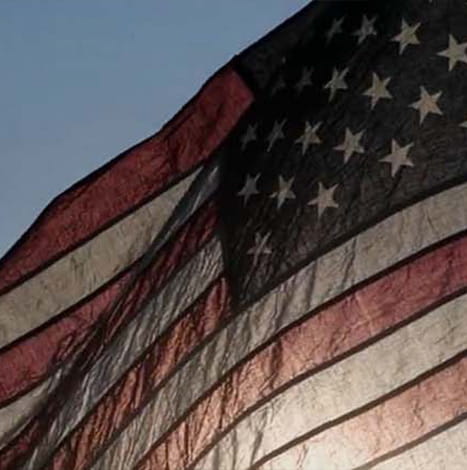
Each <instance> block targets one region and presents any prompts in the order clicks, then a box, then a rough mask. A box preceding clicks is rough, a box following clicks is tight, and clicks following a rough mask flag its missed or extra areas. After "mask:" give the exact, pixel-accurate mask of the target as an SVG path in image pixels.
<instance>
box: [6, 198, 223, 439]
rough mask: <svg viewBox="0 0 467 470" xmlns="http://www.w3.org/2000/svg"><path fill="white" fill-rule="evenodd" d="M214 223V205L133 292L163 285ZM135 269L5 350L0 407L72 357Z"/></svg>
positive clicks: (193, 221) (194, 220)
mask: <svg viewBox="0 0 467 470" xmlns="http://www.w3.org/2000/svg"><path fill="white" fill-rule="evenodd" d="M216 224H217V213H216V208H215V205H214V203H213V202H210V203H208V204H207V205H206V206H205V207H203V208H202V209H201V210H200V211H199V212H196V213H195V214H194V215H193V216H192V218H191V219H190V220H189V221H188V223H186V225H185V226H183V227H182V228H181V230H180V232H179V233H176V235H175V239H174V240H173V241H172V242H171V243H169V244H168V246H167V247H166V248H165V249H164V251H162V252H161V253H160V256H158V257H156V258H155V260H154V262H153V265H152V266H153V267H152V269H151V270H150V271H148V272H147V273H146V274H145V276H143V278H141V279H140V280H139V281H138V283H136V285H134V286H133V290H136V289H139V288H140V287H139V286H140V284H141V283H142V282H143V280H144V279H145V280H146V287H145V291H147V290H148V289H150V288H151V289H154V288H155V287H157V286H160V285H161V284H162V282H164V280H165V279H167V278H168V277H169V276H170V275H171V274H172V273H173V272H174V271H175V269H176V268H177V266H179V265H180V264H181V263H183V262H184V261H185V262H186V261H187V260H188V259H189V258H190V256H192V255H193V254H194V253H196V252H197V251H198V250H199V249H200V247H201V246H202V245H203V244H204V243H205V242H206V241H207V240H208V239H209V238H210V237H211V236H212V235H213V233H214V227H215V226H216ZM137 267H138V264H137V263H136V264H135V265H133V266H132V269H131V270H129V271H127V272H125V274H124V275H123V276H117V277H116V278H115V279H113V282H112V283H109V284H108V285H107V286H106V288H105V289H103V290H101V291H96V292H94V294H93V295H92V296H91V298H88V299H86V300H85V301H84V302H83V303H80V304H77V305H75V306H74V307H73V308H72V309H70V311H66V312H64V314H63V315H62V316H61V317H60V318H59V319H57V320H58V321H56V322H53V323H51V324H48V325H47V326H46V327H45V328H43V329H42V330H40V331H38V332H36V334H35V335H32V336H29V337H28V338H26V339H25V340H24V341H22V342H20V343H19V344H15V345H14V347H10V348H6V349H4V350H3V351H1V352H0V377H2V381H1V383H0V404H3V405H5V404H6V403H8V402H9V401H11V400H13V399H16V398H17V397H18V396H20V395H21V394H22V393H25V392H26V391H28V390H30V389H31V388H32V387H34V386H35V385H37V384H38V383H39V382H40V381H41V380H44V378H45V377H46V376H47V375H49V374H50V373H53V371H55V370H56V369H57V368H58V367H59V366H60V365H61V364H63V363H64V362H65V361H66V360H68V359H69V358H70V357H72V356H73V355H74V354H75V353H76V352H77V350H79V347H80V345H81V344H82V343H83V342H84V341H85V340H86V337H87V335H88V334H89V332H90V331H91V329H92V328H93V327H94V325H95V324H96V322H97V321H98V320H99V318H101V317H102V316H103V315H104V314H105V312H106V311H107V309H108V308H109V307H110V306H111V305H112V304H113V302H114V301H115V300H116V298H117V297H118V295H119V294H120V293H121V292H122V290H123V288H124V287H125V286H126V284H127V281H128V279H129V278H131V276H132V275H133V274H134V272H135V270H136V269H137ZM138 292H139V293H140V295H141V294H143V295H142V297H143V299H144V292H141V290H139V291H138ZM0 416H1V410H0ZM0 422H1V420H0ZM0 429H1V425H0ZM0 436H1V432H0ZM0 441H1V439H0Z"/></svg>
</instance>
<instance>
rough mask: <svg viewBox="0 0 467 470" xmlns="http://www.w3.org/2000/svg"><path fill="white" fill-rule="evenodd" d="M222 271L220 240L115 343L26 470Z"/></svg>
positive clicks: (63, 411)
mask: <svg viewBox="0 0 467 470" xmlns="http://www.w3.org/2000/svg"><path fill="white" fill-rule="evenodd" d="M221 271H222V252H221V246H220V243H219V242H218V240H217V239H213V240H212V241H211V242H210V243H208V245H207V246H206V247H205V248H203V249H202V250H201V251H200V252H198V253H197V254H196V255H195V256H193V258H192V259H191V260H190V261H189V263H187V265H186V266H184V267H183V268H182V269H181V270H180V271H178V272H177V274H176V276H175V277H174V279H173V280H172V281H171V282H170V283H169V284H167V285H166V286H165V287H164V288H163V289H162V291H161V292H159V293H158V295H157V296H156V297H155V298H154V299H153V300H152V302H151V303H150V304H149V305H148V306H147V307H146V308H145V309H144V310H143V311H142V312H140V313H139V314H138V315H136V316H135V318H134V320H133V321H132V322H131V323H130V325H129V326H128V327H127V328H125V329H124V330H123V331H122V332H121V333H120V334H119V335H118V336H117V338H116V339H115V340H114V341H113V343H112V345H111V346H109V347H108V348H107V349H106V350H105V352H104V354H103V355H102V356H101V357H100V358H99V360H98V361H96V362H95V364H94V365H93V367H92V368H91V370H90V371H89V373H87V374H86V375H85V376H84V377H83V378H82V380H81V381H80V383H79V384H78V386H77V388H76V389H75V390H73V393H72V395H71V396H70V397H67V401H66V404H65V406H64V407H63V408H62V409H61V410H60V413H59V414H58V416H57V418H56V419H55V421H54V422H53V424H52V426H51V427H50V429H49V432H48V433H47V435H46V436H44V437H43V439H42V441H41V443H40V444H39V445H38V446H37V447H36V448H35V449H34V454H33V456H32V457H31V459H30V460H29V461H28V463H27V464H26V465H25V466H24V467H23V468H25V469H29V470H33V469H36V468H39V467H40V465H41V464H42V463H43V462H44V460H45V459H46V458H47V457H48V456H49V455H50V453H51V452H52V451H53V449H54V448H56V446H57V445H58V443H59V442H60V441H61V439H62V438H63V437H65V436H66V435H67V434H68V433H69V432H70V431H71V430H72V429H73V428H74V427H75V426H76V424H77V423H78V422H79V421H80V420H81V419H82V418H83V417H84V415H85V414H86V412H87V411H88V410H89V409H90V408H91V407H92V406H94V405H95V404H96V403H97V402H98V401H99V399H100V398H101V397H102V395H103V394H104V393H105V392H106V391H107V390H108V389H109V388H110V386H111V385H112V384H114V383H115V382H116V381H117V380H118V378H119V377H120V376H121V375H122V374H123V372H124V371H125V370H127V369H128V367H129V366H130V365H131V364H132V362H133V361H134V360H135V359H136V358H137V357H138V355H139V354H140V353H141V352H142V351H143V350H144V349H145V348H146V347H148V346H149V345H150V344H151V343H152V342H153V341H154V340H155V339H156V338H157V336H158V335H159V334H160V333H161V332H162V331H163V330H164V329H165V328H166V327H167V326H168V325H169V324H170V323H171V322H172V321H173V320H174V319H176V318H177V317H178V315H180V313H182V312H183V311H184V309H186V308H187V307H188V306H189V305H190V304H192V303H193V301H194V300H195V299H196V298H197V297H198V296H199V295H200V294H201V293H202V292H203V291H204V290H205V289H206V288H207V286H208V285H209V283H210V282H212V281H213V280H214V279H215V278H216V277H217V276H218V275H219V274H220V272H221Z"/></svg>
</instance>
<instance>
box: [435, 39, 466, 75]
mask: <svg viewBox="0 0 467 470" xmlns="http://www.w3.org/2000/svg"><path fill="white" fill-rule="evenodd" d="M466 51H467V42H463V43H462V44H461V43H459V42H457V41H456V38H455V37H454V36H453V35H452V34H450V35H449V47H448V48H447V49H446V50H444V51H442V52H438V55H439V56H441V57H446V58H447V59H449V71H451V70H452V69H453V68H454V67H455V66H456V64H457V62H464V63H465V64H467V53H466Z"/></svg>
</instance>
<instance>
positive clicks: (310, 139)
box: [295, 122, 321, 155]
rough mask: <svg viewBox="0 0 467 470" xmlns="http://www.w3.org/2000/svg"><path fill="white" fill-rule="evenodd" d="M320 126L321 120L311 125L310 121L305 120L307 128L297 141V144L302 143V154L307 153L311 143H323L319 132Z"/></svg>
mask: <svg viewBox="0 0 467 470" xmlns="http://www.w3.org/2000/svg"><path fill="white" fill-rule="evenodd" d="M320 127H321V122H318V124H315V125H314V126H311V124H310V123H309V122H305V130H304V131H303V134H302V135H301V136H300V137H299V138H298V139H297V140H296V141H295V142H296V143H297V144H302V155H305V153H306V152H307V151H308V147H309V146H310V145H311V144H319V143H321V139H320V138H319V136H318V134H317V132H318V129H319V128H320Z"/></svg>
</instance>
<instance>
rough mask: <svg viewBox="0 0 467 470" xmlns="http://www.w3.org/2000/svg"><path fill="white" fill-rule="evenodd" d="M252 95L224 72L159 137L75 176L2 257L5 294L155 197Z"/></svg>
mask: <svg viewBox="0 0 467 470" xmlns="http://www.w3.org/2000/svg"><path fill="white" fill-rule="evenodd" d="M252 99H253V98H252V94H251V92H250V91H249V89H248V88H247V87H246V85H245V84H244V83H243V81H242V79H241V78H240V77H239V76H238V75H237V74H236V73H235V72H234V70H233V69H231V68H230V67H226V68H224V69H222V70H221V71H220V72H218V73H217V74H216V75H215V76H214V77H213V78H212V79H211V80H209V81H208V82H207V83H206V85H205V86H204V87H203V89H202V90H201V91H200V93H199V94H198V95H197V97H196V98H194V99H193V101H191V102H190V103H189V104H188V105H187V106H186V107H185V108H183V109H182V111H181V112H180V113H179V114H178V115H177V116H176V117H175V118H174V119H173V120H172V121H170V122H169V124H167V125H166V126H165V127H164V128H163V129H162V130H161V131H160V132H159V133H157V134H156V135H155V136H154V137H151V138H149V139H147V140H146V141H144V142H142V143H141V144H139V145H137V146H135V147H134V148H132V149H130V150H128V151H126V152H124V153H123V154H122V155H120V156H119V157H117V158H116V159H115V160H113V161H112V162H110V163H109V164H108V165H106V166H105V167H103V168H102V169H100V170H98V171H96V172H95V173H93V174H91V175H90V176H89V177H87V178H86V179H84V180H83V181H81V182H79V183H77V184H76V185H74V186H73V187H72V188H70V189H69V190H68V191H66V192H65V193H63V194H62V195H60V196H58V197H57V198H56V199H55V200H54V201H53V202H52V203H51V204H50V205H49V206H48V207H47V209H45V211H44V212H43V213H42V214H41V216H40V217H39V218H38V219H37V221H36V222H35V223H34V224H33V225H32V227H31V228H30V229H29V230H28V231H27V232H26V233H25V235H24V236H23V237H22V238H21V240H20V241H19V242H18V243H17V244H16V245H15V247H13V248H12V250H10V252H9V253H8V254H7V255H6V256H5V257H4V258H3V260H1V261H0V294H1V293H5V292H6V291H7V290H9V289H11V288H13V287H14V286H16V285H17V284H18V283H20V282H22V281H24V280H25V279H26V278H28V277H31V275H33V274H34V273H36V272H37V271H38V270H40V269H41V268H43V267H44V266H46V265H48V264H50V262H51V261H52V260H56V259H58V258H59V257H60V256H62V255H63V254H64V253H66V252H68V251H70V250H71V249H73V248H76V247H77V246H78V245H80V244H82V243H83V242H85V241H86V240H89V239H90V238H91V237H93V236H95V235H96V234H97V233H98V232H100V231H102V230H103V229H105V228H107V227H108V226H110V225H111V224H113V223H115V222H116V221H117V220H118V219H119V218H121V217H122V216H124V215H126V214H128V213H130V212H131V211H133V210H135V209H136V208H137V207H139V206H141V205H142V204H143V203H145V202H147V201H148V200H150V199H152V198H154V197H155V195H156V194H158V193H159V192H160V191H161V190H163V189H165V188H166V187H167V185H169V184H171V183H173V182H174V181H176V180H177V178H179V177H180V176H181V175H183V174H185V173H186V172H189V171H190V170H191V169H192V168H194V167H195V166H196V165H198V164H199V163H200V162H201V161H203V160H205V159H206V158H207V157H209V155H211V153H212V152H213V150H214V149H215V148H216V147H217V146H218V145H219V144H220V143H221V142H222V140H223V139H224V138H225V137H226V136H227V134H228V133H229V132H230V131H231V130H232V128H233V126H234V125H235V124H236V123H237V121H238V119H239V118H240V117H241V116H242V114H243V113H244V111H245V110H246V109H247V107H248V106H249V105H250V103H251V101H252ZM213 123H215V126H213ZM51 234H53V236H51Z"/></svg>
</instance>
